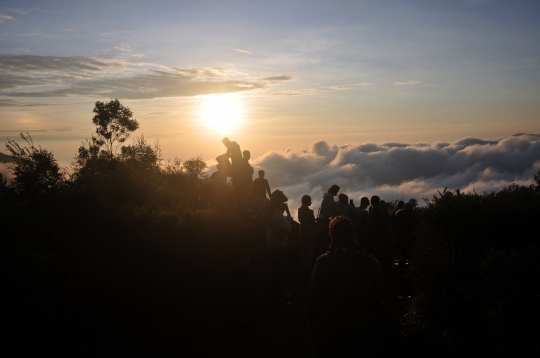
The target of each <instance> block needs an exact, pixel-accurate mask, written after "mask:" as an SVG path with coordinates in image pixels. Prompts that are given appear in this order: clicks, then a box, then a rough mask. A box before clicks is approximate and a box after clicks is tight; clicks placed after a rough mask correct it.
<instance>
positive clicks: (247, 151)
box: [242, 150, 251, 160]
mask: <svg viewBox="0 0 540 358" xmlns="http://www.w3.org/2000/svg"><path fill="white" fill-rule="evenodd" d="M242 157H243V158H244V159H245V160H250V159H251V153H250V152H249V150H244V151H243V152H242Z"/></svg>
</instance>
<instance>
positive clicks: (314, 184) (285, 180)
mask: <svg viewBox="0 0 540 358" xmlns="http://www.w3.org/2000/svg"><path fill="white" fill-rule="evenodd" d="M251 164H252V166H253V167H254V168H255V174H254V178H256V177H257V171H258V170H259V169H263V170H264V171H265V172H266V178H267V179H268V181H269V182H270V187H271V188H272V191H273V190H275V189H280V190H283V191H284V192H285V194H286V195H287V196H288V197H289V207H290V208H291V214H293V216H296V215H295V214H296V209H297V208H298V207H299V206H300V199H301V197H302V195H304V194H308V195H310V196H311V197H312V200H313V206H312V209H315V211H316V212H317V210H318V209H319V206H320V202H321V200H322V195H323V193H324V192H325V191H326V190H327V189H328V188H329V187H330V186H331V185H332V184H337V185H339V186H340V187H341V188H342V189H341V193H345V194H347V195H348V196H349V199H354V201H355V204H356V205H358V203H359V201H360V198H361V197H363V196H367V197H371V196H372V195H378V196H380V197H381V199H383V200H386V201H394V200H397V199H403V200H406V201H407V200H409V199H410V198H414V199H417V200H418V202H419V204H420V205H422V204H424V200H423V199H424V198H432V197H433V195H435V194H437V191H441V192H442V191H443V190H444V188H445V187H448V190H455V189H457V188H459V189H460V190H461V191H473V190H474V191H476V192H477V193H482V192H484V191H485V192H492V191H497V190H499V189H501V188H503V187H506V186H508V185H510V184H512V183H516V184H519V185H529V184H532V183H533V176H534V174H536V173H538V171H539V170H540V135H529V134H517V135H514V136H512V137H506V138H502V139H497V140H483V139H478V138H472V137H467V138H463V139H460V140H457V141H455V142H453V143H445V142H435V143H416V144H406V143H395V142H392V143H383V144H375V143H361V144H347V145H335V144H334V145H329V144H328V143H327V142H325V141H323V140H321V141H317V142H314V143H312V144H311V145H310V147H309V149H301V148H289V149H286V150H272V151H269V152H267V153H265V154H264V155H262V156H260V157H259V158H256V159H254V160H252V162H251Z"/></svg>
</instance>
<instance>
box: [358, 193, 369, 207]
mask: <svg viewBox="0 0 540 358" xmlns="http://www.w3.org/2000/svg"><path fill="white" fill-rule="evenodd" d="M368 206H369V199H368V198H367V197H365V196H364V197H363V198H362V199H360V207H361V208H363V209H365V208H367V207H368Z"/></svg>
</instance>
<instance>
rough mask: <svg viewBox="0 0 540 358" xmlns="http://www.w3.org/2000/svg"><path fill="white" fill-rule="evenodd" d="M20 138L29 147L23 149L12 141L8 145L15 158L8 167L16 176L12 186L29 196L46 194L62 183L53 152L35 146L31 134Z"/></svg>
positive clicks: (61, 176) (61, 175)
mask: <svg viewBox="0 0 540 358" xmlns="http://www.w3.org/2000/svg"><path fill="white" fill-rule="evenodd" d="M20 136H21V138H22V139H23V140H24V141H26V143H27V144H28V146H25V147H21V146H20V145H19V144H18V143H17V142H15V141H13V140H11V139H9V140H8V142H7V144H6V148H7V149H8V150H9V152H10V153H11V156H12V157H13V158H14V162H13V163H10V164H9V165H8V168H10V169H11V170H13V174H14V175H15V178H14V179H13V181H12V182H11V185H12V186H13V188H14V189H15V190H16V191H19V192H26V193H27V194H41V193H44V192H45V191H47V190H50V189H51V188H52V187H54V186H55V185H57V184H58V183H59V182H60V181H62V179H63V174H62V172H61V171H60V167H59V165H58V163H57V162H56V159H54V155H53V153H52V152H49V151H48V150H46V149H42V148H41V146H39V147H36V146H34V142H33V140H32V137H31V136H30V134H28V133H26V135H24V134H23V133H21V134H20Z"/></svg>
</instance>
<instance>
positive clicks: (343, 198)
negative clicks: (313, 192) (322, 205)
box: [338, 194, 349, 205]
mask: <svg viewBox="0 0 540 358" xmlns="http://www.w3.org/2000/svg"><path fill="white" fill-rule="evenodd" d="M338 199H339V203H340V204H341V205H347V203H348V202H349V197H348V196H347V194H339V196H338Z"/></svg>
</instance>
